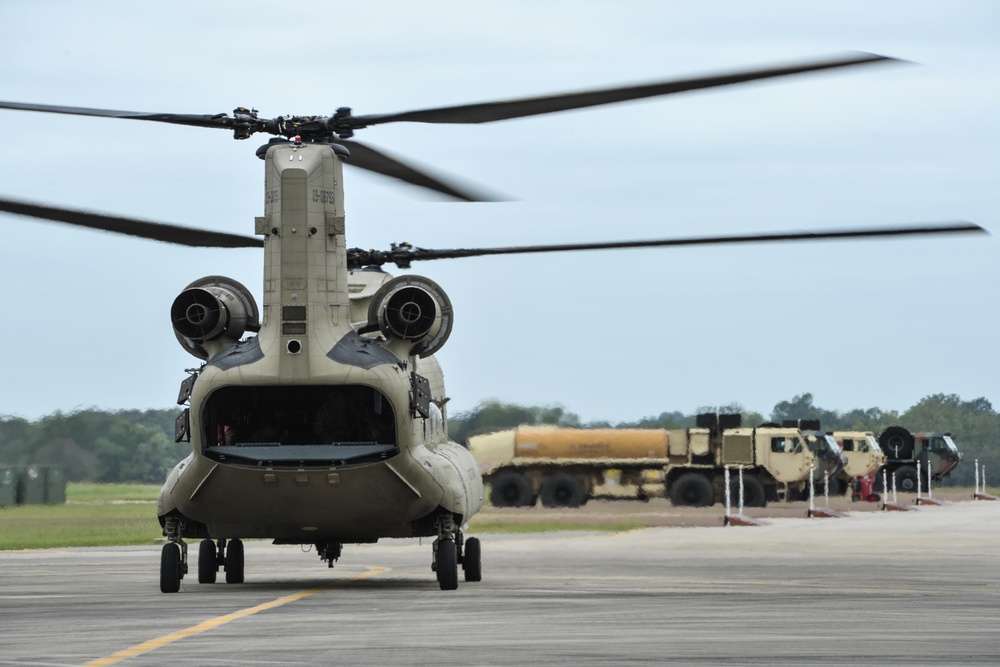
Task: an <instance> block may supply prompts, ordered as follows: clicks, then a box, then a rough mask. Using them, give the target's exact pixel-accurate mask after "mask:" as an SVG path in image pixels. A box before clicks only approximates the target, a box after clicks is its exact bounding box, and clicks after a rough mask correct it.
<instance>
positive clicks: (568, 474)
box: [469, 414, 841, 507]
mask: <svg viewBox="0 0 1000 667" xmlns="http://www.w3.org/2000/svg"><path fill="white" fill-rule="evenodd" d="M740 423H741V417H740V415H738V414H737V415H726V414H723V415H715V414H703V415H698V417H697V419H696V424H697V426H696V427H695V428H688V429H671V430H666V429H571V428H559V427H555V426H519V427H518V428H516V429H512V430H507V431H500V432H496V433H490V434H487V435H480V436H474V437H472V438H470V439H469V449H470V451H471V452H472V454H473V456H475V457H476V460H477V461H478V462H479V465H480V470H481V472H482V474H483V477H484V481H485V482H486V483H488V484H489V485H490V486H491V490H490V501H491V502H492V503H493V505H494V506H498V507H530V506H534V505H535V503H536V502H537V501H538V500H539V499H541V501H542V504H543V505H545V506H546V507H579V506H580V505H582V504H584V503H585V502H587V500H588V499H590V498H592V497H594V490H595V488H598V487H601V486H602V485H604V484H605V483H606V482H607V479H608V476H609V473H610V472H611V471H615V472H616V473H617V474H620V477H619V482H620V483H621V484H623V485H635V486H636V487H637V489H639V491H638V494H637V497H639V498H641V497H643V495H642V482H643V479H644V476H646V475H648V474H649V473H650V472H654V473H658V474H659V475H660V476H661V478H662V480H663V485H664V488H663V490H664V494H665V495H666V496H667V497H669V498H670V500H671V502H672V503H673V504H674V505H689V506H692V505H693V506H706V505H712V504H714V503H716V502H721V501H723V500H724V498H725V496H724V493H723V491H724V481H723V480H724V478H725V469H726V468H729V469H730V473H731V480H730V485H731V488H732V489H734V490H735V489H738V486H739V481H738V477H739V476H738V472H737V471H738V469H739V468H740V467H741V466H742V468H743V492H744V504H745V505H746V506H748V507H761V506H763V505H764V504H765V503H766V502H767V501H768V500H778V499H781V500H784V499H791V498H792V496H793V495H799V496H802V497H804V495H805V494H807V493H808V480H809V475H810V470H811V469H813V468H823V469H824V470H829V471H830V474H834V471H835V470H836V469H837V468H838V466H839V465H840V463H841V461H840V450H839V448H838V447H837V443H836V442H834V440H833V438H831V437H830V436H828V435H826V434H823V433H808V434H806V433H803V432H802V431H801V430H800V429H798V428H794V427H783V426H771V425H768V426H762V427H758V428H747V427H741V426H740ZM732 498H733V502H734V503H735V502H736V499H735V495H733V496H732Z"/></svg>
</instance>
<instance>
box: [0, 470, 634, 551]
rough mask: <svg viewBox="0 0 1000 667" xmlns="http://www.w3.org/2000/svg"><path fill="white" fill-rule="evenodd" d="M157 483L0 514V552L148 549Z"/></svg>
mask: <svg viewBox="0 0 1000 667" xmlns="http://www.w3.org/2000/svg"><path fill="white" fill-rule="evenodd" d="M159 491H160V487H159V485H155V484H70V485H69V486H68V487H67V489H66V504H64V505H21V506H18V507H5V508H2V509H0V550H12V549H51V548H59V547H99V546H121V545H135V544H152V543H153V540H155V539H157V538H159V537H162V533H161V531H160V523H159V521H157V519H156V495H157V494H158V493H159ZM635 527H637V525H632V524H629V523H627V522H617V523H612V524H609V525H606V526H581V525H576V524H572V523H561V522H559V521H553V520H551V519H548V520H544V519H543V520H538V521H524V520H519V521H518V520H509V519H506V518H504V517H496V516H482V515H480V516H477V517H474V518H473V520H472V522H471V524H470V531H475V532H477V533H538V532H545V531H550V530H595V529H597V530H628V529H630V528H635Z"/></svg>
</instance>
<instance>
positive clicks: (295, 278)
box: [0, 54, 983, 593]
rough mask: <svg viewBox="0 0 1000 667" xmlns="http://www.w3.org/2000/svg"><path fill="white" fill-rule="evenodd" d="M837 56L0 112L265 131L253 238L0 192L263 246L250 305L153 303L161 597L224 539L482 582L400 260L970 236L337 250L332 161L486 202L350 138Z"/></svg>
mask: <svg viewBox="0 0 1000 667" xmlns="http://www.w3.org/2000/svg"><path fill="white" fill-rule="evenodd" d="M892 60H893V59H892V58H887V57H885V56H878V55H871V54H852V55H848V56H842V57H836V58H829V59H825V60H818V61H812V62H803V63H797V64H786V65H776V66H769V67H761V68H756V69H749V70H744V71H738V72H733V73H728V74H721V75H713V76H705V77H695V78H689V79H684V80H673V81H663V82H658V83H651V84H644V85H632V86H624V87H619V88H607V89H600V90H591V91H584V92H579V93H568V94H560V95H551V96H542V97H533V98H525V99H517V100H508V101H498V102H486V103H480V104H469V105H460V106H450V107H441V108H433V109H424V110H418V111H407V112H402V113H392V114H373V115H354V113H353V112H352V111H351V109H350V108H347V107H342V108H339V109H337V111H336V112H335V113H334V114H333V115H332V116H283V117H277V118H273V119H264V118H260V117H259V115H258V112H257V111H256V110H253V109H248V108H245V107H239V108H237V109H235V110H234V111H233V113H232V114H231V115H230V114H214V115H185V114H173V113H138V112H127V111H113V110H107V109H92V108H82V107H66V106H53V105H42V104H30V103H16V102H0V109H9V110H20V111H36V112H44V113H53V114H71V115H80V116H97V117H108V118H126V119H133V120H145V121H155V122H161V123H171V124H176V125H188V126H195V127H205V128H216V129H225V130H229V131H232V132H233V135H234V137H235V138H236V139H248V138H250V137H252V136H254V135H257V134H269V135H273V138H271V139H270V140H269V141H268V143H266V144H264V145H262V146H260V147H259V148H258V149H257V151H256V155H257V156H258V157H259V158H260V159H261V160H263V161H264V171H265V175H264V212H263V215H261V216H259V217H257V218H256V220H255V223H254V226H255V229H254V231H255V233H256V235H255V236H241V235H236V234H229V233H223V232H216V231H209V230H200V229H194V228H190V227H185V226H178V225H168V224H162V223H154V222H149V221H143V220H136V219H131V218H123V217H116V216H110V215H105V214H100V213H92V212H84V211H77V210H69V209H63V208H55V207H50V206H44V205H41V204H36V203H29V202H23V201H15V200H10V199H2V200H0V210H2V211H5V212H8V213H14V214H19V215H25V216H31V217H35V218H41V219H45V220H52V221H59V222H64V223H69V224H74V225H80V226H84V227H90V228H96V229H101V230H105V231H111V232H115V233H121V234H129V235H133V236H138V237H142V238H146V239H153V240H158V241H164V242H168V243H175V244H182V245H187V246H197V247H222V248H238V247H251V248H263V251H264V253H263V254H264V275H263V304H262V306H261V307H258V305H257V303H256V302H255V300H254V297H253V296H252V294H251V292H250V290H248V289H247V288H246V287H245V286H244V285H243V284H241V283H240V282H238V281H236V280H234V279H231V278H227V277H223V276H214V275H213V276H208V277H205V278H202V279H200V280H196V281H194V282H191V283H190V284H189V285H187V287H185V288H184V290H183V291H182V292H181V293H180V295H179V296H178V297H177V298H176V299H175V300H174V302H173V304H172V305H171V307H170V319H171V322H172V324H173V327H174V331H175V334H176V337H177V341H178V342H179V343H180V345H181V346H182V347H183V348H184V349H185V350H187V351H188V352H189V353H191V354H192V355H193V356H195V357H197V358H198V359H199V360H200V361H201V362H202V363H201V366H200V367H199V368H197V369H193V370H191V371H189V375H188V376H187V377H186V378H185V379H184V381H183V382H182V383H181V387H180V391H179V395H178V397H177V402H178V404H179V405H181V406H184V408H183V412H182V413H181V414H180V416H179V417H178V419H177V425H176V437H177V441H178V442H181V441H188V442H190V443H191V448H192V451H191V454H190V455H189V456H188V457H187V458H185V459H184V460H183V461H181V462H180V463H178V464H177V465H176V467H174V469H173V470H172V471H171V472H170V473H169V476H168V477H167V480H166V483H165V484H164V486H163V488H162V490H161V492H160V495H159V499H158V502H157V515H158V517H159V521H160V524H161V526H162V528H163V533H164V535H165V536H166V537H167V543H166V544H165V545H164V546H163V548H162V551H161V557H160V589H161V591H163V592H164V593H173V592H177V591H179V589H180V584H181V581H182V579H183V577H184V576H185V575H186V574H187V573H188V570H189V557H188V544H187V542H186V540H188V539H196V540H199V547H198V557H197V564H196V567H197V574H198V581H199V583H214V582H215V581H216V580H217V577H218V573H219V572H220V570H221V571H223V572H224V573H225V580H226V582H228V583H241V582H243V581H244V548H243V540H244V539H248V538H254V539H256V538H267V539H271V540H273V542H274V543H275V544H299V545H311V546H315V548H316V551H317V553H318V554H319V557H320V558H321V559H322V560H323V561H325V562H326V563H327V564H328V566H329V567H333V565H334V562H335V561H337V560H338V558H339V557H340V555H341V552H342V549H343V546H344V545H345V544H362V543H372V542H376V541H378V540H379V539H382V538H406V537H428V538H433V543H432V557H431V570H432V571H433V572H435V573H436V578H437V581H438V584H439V586H440V588H441V589H444V590H451V589H455V588H457V586H458V579H459V568H461V570H462V572H463V574H464V579H465V580H466V581H470V582H474V581H480V580H481V578H482V547H481V544H480V541H479V540H478V539H477V538H475V537H470V536H466V534H465V530H464V527H465V526H466V525H467V524H468V521H469V519H470V518H472V516H473V515H475V514H476V513H477V512H478V511H479V510H480V508H481V507H482V505H483V482H482V478H481V476H480V473H479V469H478V467H477V465H476V462H475V459H474V458H473V457H472V455H471V454H470V453H469V452H468V450H467V449H466V448H464V447H463V446H461V445H459V444H456V443H454V442H451V441H450V440H449V439H448V434H447V416H446V410H445V403H446V401H447V395H446V393H445V389H444V379H443V374H442V372H441V369H440V367H439V366H438V363H437V361H436V359H435V357H434V354H435V353H436V352H437V351H438V350H440V349H441V347H442V346H443V345H444V344H445V342H446V341H447V339H448V337H449V334H450V332H451V329H452V324H453V320H454V311H453V308H452V305H451V303H450V301H449V299H448V297H447V295H446V294H445V292H444V290H443V289H442V288H441V287H440V286H439V285H437V284H436V283H435V282H434V281H432V280H430V279H429V278H425V277H420V276H415V275H404V276H399V277H392V276H390V275H389V274H388V273H386V272H384V271H383V270H382V268H381V267H383V266H384V265H386V264H393V265H395V266H396V267H397V268H399V269H408V268H410V266H411V264H412V263H413V262H415V261H417V260H431V259H444V258H457V257H474V256H483V255H498V254H522V253H541V252H558V251H571V250H595V249H608V248H637V247H657V246H659V247H667V246H680V245H704V244H727V243H743V242H761V241H798V240H817V239H831V238H857V237H880V236H883V237H884V236H903V235H921V234H952V233H963V232H982V231H983V230H982V228H980V227H978V226H976V225H971V224H967V223H954V224H943V225H935V226H926V225H925V226H910V227H894V228H873V229H851V230H834V231H823V232H794V233H787V234H759V235H747V236H715V237H701V238H683V239H659V240H648V241H620V242H608V243H586V244H566V245H544V246H517V247H506V248H474V249H461V248H459V249H446V250H431V249H424V248H418V247H413V246H410V245H409V244H399V245H393V246H392V247H391V248H389V249H388V250H363V249H361V248H358V247H349V246H348V244H347V237H346V217H345V209H344V179H343V165H344V164H345V163H346V164H349V165H353V166H356V167H360V168H362V169H368V170H371V171H374V172H377V173H380V174H383V175H387V176H390V177H393V178H395V179H398V180H402V181H404V182H407V183H410V184H412V185H417V186H420V187H423V188H428V189H431V190H433V191H435V192H438V193H440V194H443V195H445V196H447V197H450V198H453V199H458V200H464V201H482V200H486V199H489V197H486V196H484V195H482V194H480V193H478V192H475V191H473V190H471V189H469V188H468V187H464V186H458V185H456V184H455V183H453V182H450V181H449V180H446V179H444V178H440V177H437V176H431V175H430V174H428V173H426V172H425V171H422V170H421V169H418V168H415V167H413V166H410V165H407V164H405V163H404V162H402V161H400V160H398V159H396V158H394V157H390V156H388V155H386V154H384V153H382V152H381V151H379V150H377V149H374V148H372V147H370V146H368V145H365V144H361V143H359V142H357V141H355V140H353V139H352V137H353V135H354V134H355V132H356V131H358V130H361V129H363V128H366V127H369V126H373V125H379V124H385V123H393V122H420V123H462V124H468V123H486V122H493V121H500V120H506V119H513V118H520V117H525V116H532V115H539V114H546V113H553V112H558V111H567V110H571V109H579V108H584V107H591V106H597V105H604V104H610V103H616V102H624V101H628V100H636V99H642V98H649V97H654V96H660V95H667V94H672V93H679V92H683V91H690V90H698V89H705V88H712V87H718V86H725V85H731V84H736V83H742V82H748V81H753V80H759V79H766V78H773V77H780V76H787V75H793V74H801V73H807V72H816V71H821V70H832V69H837V68H844V67H852V66H860V65H865V64H876V63H884V62H890V61H892Z"/></svg>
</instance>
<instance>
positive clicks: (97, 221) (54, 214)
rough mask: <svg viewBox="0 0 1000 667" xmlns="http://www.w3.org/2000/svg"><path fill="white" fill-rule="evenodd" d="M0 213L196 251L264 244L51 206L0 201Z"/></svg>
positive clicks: (145, 221)
mask: <svg viewBox="0 0 1000 667" xmlns="http://www.w3.org/2000/svg"><path fill="white" fill-rule="evenodd" d="M0 212H5V213H13V214H14V215H24V216H28V217H31V218H40V219H42V220H52V221H55V222H65V223H67V224H70V225H77V226H79V227H89V228H91V229H100V230H103V231H106V232H114V233H116V234H127V235H129V236H138V237H140V238H144V239H152V240H154V241H162V242H164V243H174V244H177V245H185V246H192V247H196V248H263V247H264V241H263V240H261V239H259V238H256V237H253V236H241V235H239V234H228V233H226V232H213V231H208V230H204V229H195V228H193V227H182V226H180V225H170V224H165V223H162V222H149V221H147V220H136V219H134V218H123V217H119V216H113V215H105V214H103V213H90V212H86V211H77V210H73V209H68V208H56V207H54V206H40V205H38V204H30V203H28V202H22V201H15V200H11V199H0Z"/></svg>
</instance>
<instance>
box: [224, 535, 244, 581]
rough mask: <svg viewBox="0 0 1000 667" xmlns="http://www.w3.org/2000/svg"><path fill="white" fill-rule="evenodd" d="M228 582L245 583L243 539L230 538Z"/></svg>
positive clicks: (227, 556) (227, 567)
mask: <svg viewBox="0 0 1000 667" xmlns="http://www.w3.org/2000/svg"><path fill="white" fill-rule="evenodd" d="M226 583H227V584H242V583H243V541H242V540H230V541H229V544H227V545H226Z"/></svg>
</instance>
